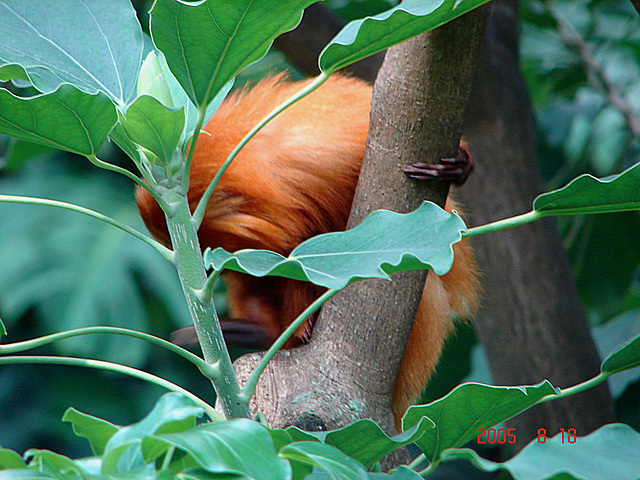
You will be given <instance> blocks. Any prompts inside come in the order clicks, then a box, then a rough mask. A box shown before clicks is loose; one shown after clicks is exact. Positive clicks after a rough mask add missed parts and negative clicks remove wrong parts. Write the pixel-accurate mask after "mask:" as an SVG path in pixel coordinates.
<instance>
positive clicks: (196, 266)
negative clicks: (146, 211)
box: [166, 195, 249, 418]
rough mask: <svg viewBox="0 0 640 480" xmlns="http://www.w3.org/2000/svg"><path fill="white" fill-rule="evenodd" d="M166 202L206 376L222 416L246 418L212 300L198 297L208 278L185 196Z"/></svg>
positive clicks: (245, 404)
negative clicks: (216, 397) (207, 365)
mask: <svg viewBox="0 0 640 480" xmlns="http://www.w3.org/2000/svg"><path fill="white" fill-rule="evenodd" d="M169 203H170V204H171V208H170V211H171V215H167V216H166V217H167V227H168V229H169V236H170V237H171V243H172V245H173V248H174V252H175V265H176V268H177V270H178V275H179V277H180V283H181V285H182V289H183V292H184V295H185V298H186V299H187V305H188V307H189V312H190V313H191V318H192V319H193V323H194V325H195V329H196V334H197V335H198V341H199V342H200V346H201V348H202V354H203V356H204V359H205V361H206V362H207V363H208V364H209V365H210V366H211V369H210V370H209V372H208V375H207V377H208V378H209V379H210V380H211V383H212V384H213V387H214V389H215V391H216V394H217V395H218V399H219V401H220V404H221V405H222V409H223V412H224V415H225V417H227V418H239V417H245V418H249V407H248V402H247V401H244V400H243V398H242V397H241V396H240V387H239V385H238V380H237V379H236V376H235V373H234V371H233V365H232V363H231V358H230V357H229V351H228V350H227V347H226V345H225V343H224V339H223V337H222V329H221V328H220V322H219V320H218V313H217V312H216V309H215V306H214V304H213V300H212V299H209V300H208V301H206V302H203V301H202V300H201V298H200V297H199V295H198V293H199V292H200V291H201V290H202V289H203V287H204V285H205V283H206V281H207V276H206V270H205V267H204V260H203V258H202V251H201V249H200V242H199V241H198V235H197V231H196V228H195V226H194V223H193V219H192V217H191V212H190V210H189V203H188V201H187V197H186V196H184V195H179V196H178V199H176V201H174V202H169ZM205 374H206V373H205Z"/></svg>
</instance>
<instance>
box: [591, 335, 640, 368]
mask: <svg viewBox="0 0 640 480" xmlns="http://www.w3.org/2000/svg"><path fill="white" fill-rule="evenodd" d="M639 366H640V335H639V336H637V337H636V338H634V339H632V340H630V341H629V342H627V344H626V345H623V346H622V347H620V348H619V349H618V350H616V351H615V352H613V353H612V354H611V355H609V356H608V357H607V358H606V359H605V360H604V362H602V366H601V367H600V369H601V371H602V373H607V374H609V375H611V374H613V373H617V372H622V371H624V370H629V369H631V368H635V367H639Z"/></svg>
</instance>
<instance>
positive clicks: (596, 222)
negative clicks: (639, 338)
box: [562, 212, 640, 317]
mask: <svg viewBox="0 0 640 480" xmlns="http://www.w3.org/2000/svg"><path fill="white" fill-rule="evenodd" d="M562 220H563V221H562V225H563V227H564V228H563V231H564V232H565V249H566V250H567V255H568V256H569V261H570V262H571V265H572V267H573V273H574V276H575V278H576V283H577V285H578V290H579V292H580V297H581V298H582V301H583V304H584V305H585V307H586V308H587V311H589V313H590V314H594V313H597V314H599V315H601V316H605V317H607V316H611V314H613V313H616V312H617V311H618V309H619V308H621V306H622V304H623V300H624V297H625V295H626V293H627V292H628V291H629V290H630V286H631V285H632V284H633V279H634V278H635V274H636V272H637V271H638V267H639V266H640V214H638V212H621V213H617V214H612V215H581V216H577V217H563V218H562ZM569 232H570V233H569ZM611 232H615V235H612V234H611ZM566 235H568V237H566Z"/></svg>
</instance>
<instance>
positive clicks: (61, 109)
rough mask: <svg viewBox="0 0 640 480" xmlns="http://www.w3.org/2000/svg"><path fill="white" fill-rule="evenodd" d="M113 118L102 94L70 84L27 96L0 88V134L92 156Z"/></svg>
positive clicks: (112, 106) (107, 99) (111, 110)
mask: <svg viewBox="0 0 640 480" xmlns="http://www.w3.org/2000/svg"><path fill="white" fill-rule="evenodd" d="M116 120H117V116H116V110H115V107H114V105H113V103H112V102H111V100H109V98H108V97H107V96H106V95H104V94H102V93H97V94H93V95H91V94H88V93H84V92H82V91H80V90H78V89H77V88H75V87H73V86H71V85H62V86H60V87H59V88H58V89H57V90H56V91H54V92H52V93H49V94H46V95H38V96H36V97H31V98H26V99H25V98H20V97H16V96H15V95H13V94H12V93H10V92H9V91H7V90H2V89H0V134H3V135H9V136H11V137H15V138H19V139H22V140H27V141H30V142H34V143H38V144H41V145H45V146H48V147H53V148H58V149H61V150H67V151H69V152H73V153H77V154H79V155H84V156H87V157H89V156H95V155H96V153H97V151H98V148H100V145H102V143H103V142H104V140H105V139H106V138H107V135H109V132H110V131H111V129H112V128H113V126H114V125H115V123H116Z"/></svg>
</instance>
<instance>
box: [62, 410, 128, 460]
mask: <svg viewBox="0 0 640 480" xmlns="http://www.w3.org/2000/svg"><path fill="white" fill-rule="evenodd" d="M62 421H63V422H69V423H71V425H72V426H73V431H74V432H75V434H76V435H78V436H80V437H83V438H86V439H87V440H89V443H90V444H91V449H92V450H93V453H94V454H96V455H102V454H103V453H104V449H105V447H106V446H107V442H108V441H109V439H110V438H111V437H112V436H113V435H114V434H115V433H116V432H117V431H118V430H119V427H117V426H116V425H114V424H113V423H110V422H107V421H106V420H102V419H101V418H97V417H94V416H92V415H88V414H86V413H82V412H79V411H78V410H76V409H74V408H68V409H67V410H66V411H65V412H64V415H63V416H62Z"/></svg>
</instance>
